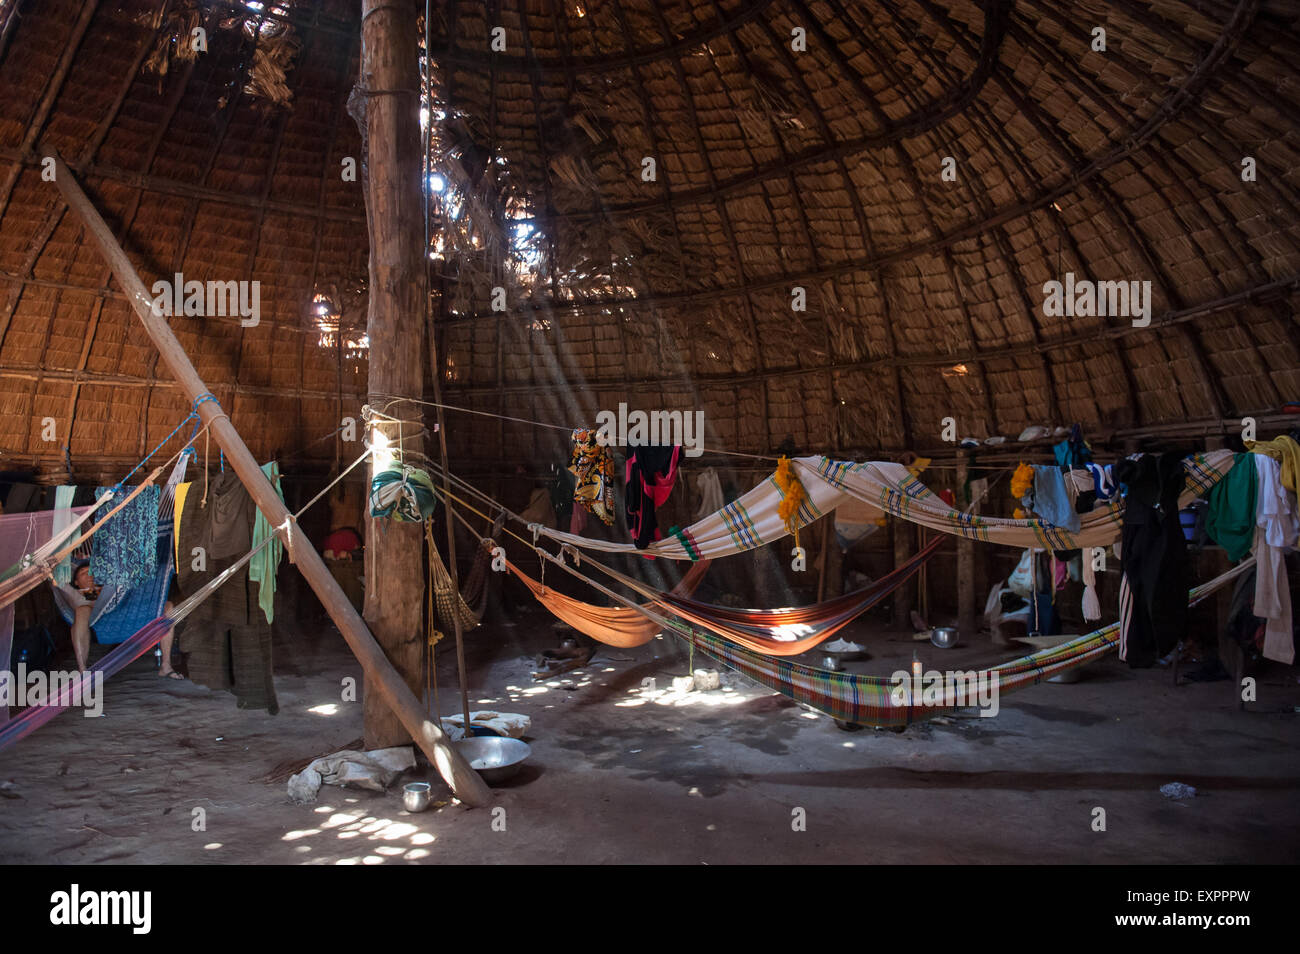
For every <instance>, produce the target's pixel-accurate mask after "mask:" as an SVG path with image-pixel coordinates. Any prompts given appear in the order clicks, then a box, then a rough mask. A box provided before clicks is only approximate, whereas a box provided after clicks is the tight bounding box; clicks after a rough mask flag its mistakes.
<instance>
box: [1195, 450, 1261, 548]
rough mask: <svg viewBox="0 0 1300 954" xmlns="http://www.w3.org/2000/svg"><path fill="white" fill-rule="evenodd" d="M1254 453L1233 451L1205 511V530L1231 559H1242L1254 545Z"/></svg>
mask: <svg viewBox="0 0 1300 954" xmlns="http://www.w3.org/2000/svg"><path fill="white" fill-rule="evenodd" d="M1258 459H1259V458H1258V457H1257V456H1256V455H1255V454H1236V455H1234V457H1233V465H1232V469H1231V470H1230V471H1228V473H1227V474H1226V475H1224V477H1223V479H1222V480H1220V481H1219V482H1218V483H1217V484H1215V485H1214V488H1213V489H1212V490H1211V491H1210V494H1209V498H1208V500H1209V508H1208V509H1207V510H1206V514H1205V532H1206V533H1208V534H1209V535H1210V539H1211V540H1213V541H1214V542H1215V543H1217V544H1218V545H1219V546H1221V547H1223V549H1224V550H1225V551H1226V552H1227V554H1228V559H1229V560H1231V561H1232V562H1233V563H1236V562H1238V561H1239V560H1243V559H1245V557H1246V554H1247V553H1249V552H1250V551H1251V548H1252V547H1254V545H1255V517H1256V510H1255V498H1256V496H1257V494H1258V485H1259V482H1258V478H1257V476H1256V473H1255V462H1256V460H1258Z"/></svg>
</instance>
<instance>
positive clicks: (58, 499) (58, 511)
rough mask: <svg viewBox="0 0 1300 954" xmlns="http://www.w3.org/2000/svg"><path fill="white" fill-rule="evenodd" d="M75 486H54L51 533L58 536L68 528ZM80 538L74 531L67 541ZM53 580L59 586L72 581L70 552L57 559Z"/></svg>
mask: <svg viewBox="0 0 1300 954" xmlns="http://www.w3.org/2000/svg"><path fill="white" fill-rule="evenodd" d="M76 493H77V488H76V487H72V486H64V487H55V488H54V531H53V535H54V536H56V537H57V536H58V535H59V534H60V533H62V532H63V531H64V530H66V529H68V526H69V524H71V523H72V498H73V497H74V496H75V495H76ZM80 539H81V534H80V533H74V534H73V535H72V536H71V537H70V538H69V539H68V542H69V543H73V544H75V543H77V542H78V541H79V540H80ZM54 582H55V583H56V584H57V585H59V586H66V585H67V584H69V583H71V582H72V554H70V553H69V554H68V555H67V556H65V557H64V558H63V559H62V560H60V561H59V565H58V566H56V567H55V568H54Z"/></svg>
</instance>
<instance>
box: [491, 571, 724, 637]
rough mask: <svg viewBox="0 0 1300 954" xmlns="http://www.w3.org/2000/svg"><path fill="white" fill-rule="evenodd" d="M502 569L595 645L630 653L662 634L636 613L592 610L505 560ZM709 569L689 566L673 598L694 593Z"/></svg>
mask: <svg viewBox="0 0 1300 954" xmlns="http://www.w3.org/2000/svg"><path fill="white" fill-rule="evenodd" d="M506 566H507V567H509V568H510V572H512V573H513V574H514V575H515V576H517V577H519V579H520V581H521V582H522V583H523V584H524V586H526V587H528V589H529V590H531V591H532V594H533V596H535V597H537V600H538V602H539V603H541V604H542V605H543V606H545V607H546V608H547V609H548V610H550V611H551V612H552V613H554V614H555V616H557V617H558V618H559V619H561V620H563V621H564V622H566V623H568V624H569V625H570V626H572V627H573V628H574V629H576V630H577V631H578V632H580V633H585V634H586V635H588V636H590V637H591V638H592V639H594V640H596V641H597V642H601V643H604V644H605V645H606V646H614V647H616V648H618V649H631V648H632V647H633V646H643V645H645V644H646V643H648V642H650V640H652V639H654V638H655V636H657V635H658V634H659V633H661V632H663V629H664V627H663V626H661V625H660V624H659V623H658V622H656V621H655V620H653V619H649V618H648V617H646V615H645V614H644V613H643V612H641V611H640V610H638V609H629V608H621V607H607V606H593V605H592V604H591V603H584V602H582V601H581V600H575V599H573V598H572V597H569V596H565V595H564V594H563V593H557V592H555V590H553V589H550V588H549V587H547V586H546V585H545V584H543V583H539V582H537V581H536V580H534V579H533V578H532V577H530V576H529V575H528V574H526V573H524V572H523V571H522V570H520V569H519V567H517V566H515V565H514V564H513V563H511V562H510V561H509V560H507V561H506ZM708 569H709V561H707V560H704V561H701V562H699V563H695V564H692V566H691V568H690V569H689V570H687V571H686V574H685V575H684V576H683V577H682V578H681V580H680V581H679V582H678V584H677V585H676V586H675V587H673V589H672V590H671V592H672V593H673V594H680V595H682V596H689V595H690V594H691V593H694V592H695V590H696V588H697V587H698V586H699V585H700V581H701V580H703V579H704V574H705V573H706V572H707V571H708Z"/></svg>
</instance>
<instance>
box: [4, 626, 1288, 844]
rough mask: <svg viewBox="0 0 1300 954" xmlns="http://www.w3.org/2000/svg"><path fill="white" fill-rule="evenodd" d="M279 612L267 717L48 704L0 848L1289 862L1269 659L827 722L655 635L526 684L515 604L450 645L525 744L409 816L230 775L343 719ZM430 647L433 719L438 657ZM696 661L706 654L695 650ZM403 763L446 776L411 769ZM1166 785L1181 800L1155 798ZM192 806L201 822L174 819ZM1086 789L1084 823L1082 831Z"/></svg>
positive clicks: (355, 795)
mask: <svg viewBox="0 0 1300 954" xmlns="http://www.w3.org/2000/svg"><path fill="white" fill-rule="evenodd" d="M302 629H303V632H298V633H293V634H291V635H290V636H286V635H285V634H284V633H281V634H280V635H279V638H278V642H277V647H276V652H277V658H276V672H277V679H276V684H277V688H278V693H279V701H280V709H281V711H280V714H279V715H277V716H269V715H267V714H266V713H265V712H250V711H240V710H238V709H236V707H235V702H234V698H233V697H232V696H230V695H228V694H226V693H221V692H212V691H209V690H207V689H203V688H200V687H197V686H195V685H193V684H191V683H188V682H176V681H163V680H160V679H159V678H157V676H156V675H155V674H154V672H153V668H152V664H151V660H149V659H146V660H142V661H140V662H137V663H136V664H135V665H133V666H132V667H131V668H129V669H128V670H127V671H126V672H124V673H123V674H122V675H120V676H118V677H117V678H116V679H114V680H113V681H112V682H111V683H109V684H108V686H107V687H106V691H105V696H106V708H105V715H104V717H102V718H100V719H86V718H83V717H82V716H81V715H80V713H77V712H70V713H65V714H64V715H62V716H60V717H59V718H58V719H56V720H54V721H53V722H52V723H51V724H50V725H48V726H47V727H45V728H43V729H41V730H39V731H38V732H37V733H35V734H34V735H33V736H31V737H30V738H28V739H26V740H24V741H22V742H20V743H19V744H18V745H17V746H15V747H14V748H13V749H12V750H10V751H8V752H5V753H3V754H0V795H4V796H6V797H4V798H0V861H4V862H53V863H65V862H70V863H103V862H110V863H178V862H179V863H193V862H212V863H225V864H255V863H265V862H272V863H304V864H387V863H395V862H412V861H425V862H471V863H503V862H582V863H596V864H601V863H606V864H612V863H665V862H673V863H689V864H694V863H703V864H720V863H745V862H768V863H819V862H852V863H880V862H941V863H942V862H954V863H977V862H1051V863H1088V862H1136V863H1162V862H1292V863H1294V862H1296V861H1297V860H1300V826H1297V824H1296V821H1297V810H1296V805H1297V795H1298V794H1300V759H1298V758H1297V751H1300V748H1298V746H1300V715H1298V714H1297V711H1296V707H1297V705H1300V687H1298V686H1297V682H1296V677H1295V670H1285V669H1281V668H1274V669H1271V670H1269V671H1268V672H1266V673H1265V675H1264V676H1263V678H1262V680H1261V685H1260V690H1259V697H1260V701H1259V702H1258V703H1256V704H1254V706H1253V708H1254V709H1255V710H1256V711H1250V712H1242V711H1239V710H1238V709H1237V707H1236V706H1235V704H1234V695H1233V689H1232V687H1231V685H1230V684H1229V683H1224V682H1219V683H1210V684H1200V685H1187V686H1180V687H1175V686H1174V685H1173V682H1172V678H1171V673H1170V672H1169V670H1167V669H1155V670H1147V671H1142V672H1133V671H1130V670H1129V669H1127V668H1126V667H1124V666H1123V665H1122V664H1120V663H1118V662H1117V661H1115V660H1114V659H1113V658H1111V659H1107V660H1105V661H1103V662H1102V663H1100V664H1098V665H1097V666H1095V667H1094V668H1093V669H1092V670H1090V671H1089V672H1088V674H1087V676H1086V678H1085V679H1084V680H1083V681H1081V682H1079V683H1077V684H1074V685H1051V684H1044V685H1040V686H1035V687H1032V688H1030V689H1027V690H1025V691H1023V692H1021V693H1018V694H1015V695H1013V696H1010V697H1008V698H1006V699H1004V700H1002V710H1001V713H1000V714H999V715H998V716H997V718H995V719H985V718H973V717H972V718H952V719H949V720H946V721H945V722H942V723H930V724H926V725H921V726H914V727H912V728H909V729H908V730H906V731H905V732H902V733H893V732H888V731H874V730H865V731H858V732H846V731H843V730H841V729H839V728H837V727H836V726H835V725H834V723H833V722H832V721H831V720H830V719H828V718H826V717H825V716H821V715H818V714H816V713H812V712H808V711H805V710H804V709H802V708H800V707H798V706H796V705H794V704H792V703H790V702H788V701H787V700H785V699H784V698H783V697H781V696H778V695H774V694H772V693H770V692H768V691H766V690H763V689H760V688H758V687H756V686H754V685H752V684H749V683H746V682H744V681H743V680H741V679H740V678H739V677H734V678H730V679H728V680H727V684H726V685H724V687H723V688H721V689H718V690H713V691H708V692H689V693H681V692H673V691H672V689H671V679H672V677H673V676H680V675H684V674H686V672H687V671H688V670H687V659H686V656H685V654H684V653H680V652H678V650H677V645H678V644H677V643H676V641H672V642H669V641H666V640H665V639H663V638H661V639H658V640H655V641H653V642H652V643H651V644H649V645H648V646H645V647H642V648H640V649H637V650H614V651H611V650H608V649H604V648H602V649H601V650H600V651H599V652H598V653H597V655H596V657H595V660H594V662H593V664H592V665H590V666H589V667H588V668H586V669H584V670H581V671H579V672H575V673H571V674H567V675H565V676H562V677H559V678H555V679H551V680H548V681H546V682H542V683H535V682H534V680H533V679H532V677H531V675H530V674H531V671H532V669H533V668H534V656H535V654H536V653H537V652H539V651H541V650H543V649H547V648H554V647H555V646H556V645H557V643H558V633H557V630H556V629H555V628H554V627H553V626H552V625H551V620H550V617H547V616H544V615H543V614H541V613H540V612H538V611H536V610H533V611H530V612H528V613H526V614H524V615H522V616H520V617H519V619H518V620H517V621H516V622H515V623H514V624H513V625H500V624H499V625H496V626H494V627H488V626H485V627H481V628H480V629H479V630H478V631H476V632H475V633H473V634H472V635H471V636H470V637H469V643H468V646H469V659H470V668H471V670H472V685H473V686H474V687H475V688H474V691H473V692H472V694H471V701H472V705H473V706H475V707H478V708H493V709H498V710H502V711H509V712H520V713H525V714H527V715H529V716H531V717H532V720H533V724H532V728H531V730H530V732H529V733H528V741H529V742H530V744H531V745H532V747H533V756H532V758H531V760H530V761H529V763H528V764H527V766H526V768H525V770H524V771H523V772H522V773H521V774H520V775H519V776H518V777H517V778H516V779H514V780H513V781H511V782H510V783H508V784H507V785H506V786H503V787H500V788H498V789H497V790H496V792H497V795H498V799H499V800H498V805H499V806H500V807H502V808H504V809H505V814H504V816H502V815H501V814H500V813H499V812H497V813H495V815H494V814H493V813H492V812H489V811H483V810H478V811H469V810H466V809H464V808H462V807H460V806H459V805H457V804H450V805H447V806H446V807H443V808H440V809H438V810H431V811H429V812H426V813H423V814H417V815H412V814H409V813H407V812H405V811H404V810H403V808H402V803H401V795H400V785H398V786H395V787H394V788H393V789H392V790H390V791H389V792H388V793H386V794H378V793H369V792H358V791H348V790H342V789H337V788H325V789H322V791H321V796H320V800H319V802H318V803H317V804H315V805H309V806H299V805H294V804H292V803H290V802H289V801H288V799H287V797H286V794H285V786H284V784H283V783H276V784H268V783H264V782H257V781H253V780H252V779H254V778H255V777H257V776H260V775H262V774H263V773H266V772H267V771H269V770H270V769H272V768H273V767H274V766H276V765H277V763H280V762H282V761H284V760H291V759H299V758H305V757H308V756H315V755H323V754H326V753H329V752H331V751H333V750H334V749H336V748H338V747H341V746H343V745H345V744H346V743H348V742H349V741H351V740H353V739H355V738H357V737H358V736H360V735H361V706H360V705H359V704H357V703H343V702H340V694H341V693H340V685H341V681H342V680H343V678H344V677H345V676H359V669H358V667H357V665H356V664H355V662H354V661H353V660H352V658H351V656H350V655H349V654H348V652H347V649H346V647H345V645H344V644H343V642H342V639H341V638H340V637H339V636H338V634H337V632H335V631H334V630H333V629H332V628H331V627H329V626H328V625H324V626H319V627H302ZM847 635H849V636H851V637H853V638H857V639H859V640H860V641H863V642H864V643H865V644H866V645H867V646H868V648H869V649H870V651H871V653H872V658H871V659H869V660H867V661H865V662H862V663H854V664H850V668H854V669H857V670H859V671H864V672H874V673H881V674H888V673H890V672H893V671H894V670H896V669H898V668H906V666H907V665H908V663H910V661H911V658H912V652H913V649H914V647H916V646H918V645H919V646H921V658H922V660H923V662H924V663H925V665H926V667H927V668H931V667H934V668H962V669H969V668H974V667H977V666H981V665H984V664H987V663H990V662H994V661H998V660H1001V659H1006V658H1009V657H1010V656H1011V655H1012V654H1011V653H1008V652H997V651H994V650H992V649H991V648H989V646H988V643H987V637H983V638H982V640H981V641H980V642H978V643H977V644H976V645H975V646H973V647H969V648H967V647H959V648H957V649H954V650H949V651H942V650H937V649H933V648H931V647H929V646H928V644H917V643H913V642H912V641H911V640H910V634H907V635H906V636H891V635H890V634H889V633H888V632H886V631H885V630H884V629H883V628H882V627H881V625H880V624H878V623H874V622H866V623H861V624H859V625H857V626H856V627H855V628H853V629H852V630H851V631H850V632H849V633H848V634H847ZM440 660H441V662H442V664H443V665H442V666H441V667H440V670H441V672H442V676H441V684H442V686H443V693H442V704H443V710H444V711H445V712H448V713H450V712H452V711H454V710H456V709H457V708H458V704H457V696H456V693H455V691H454V685H455V683H454V670H453V669H451V668H449V665H448V664H450V663H451V662H452V653H450V652H443V654H442V655H441V656H440ZM696 665H697V666H701V665H708V662H707V661H706V660H704V659H702V658H701V657H700V656H698V655H697V656H696ZM647 679H653V680H655V683H654V688H653V689H651V688H649V684H647V683H646V682H645V680H647ZM449 687H450V688H449ZM409 777H411V778H420V777H425V778H428V779H430V780H431V781H434V782H435V797H438V798H446V797H447V793H446V790H445V788H443V787H442V786H441V783H440V782H439V781H438V779H437V777H436V775H434V774H433V773H432V772H430V771H428V770H427V769H423V768H421V769H417V770H416V771H415V772H414V773H411V775H410V776H409ZM1174 781H1178V782H1184V783H1187V784H1189V785H1192V786H1195V788H1196V789H1197V795H1196V797H1195V798H1192V799H1188V800H1181V801H1176V800H1173V799H1170V798H1167V797H1165V796H1163V795H1161V793H1160V792H1159V788H1160V786H1161V785H1163V784H1165V783H1167V782H1174ZM439 792H440V793H441V794H438V793H439ZM196 808H201V809H203V813H202V814H203V815H205V816H206V830H202V831H195V830H193V827H194V819H195V817H196V813H195V811H194V810H195V809H196ZM1097 808H1102V809H1104V810H1105V828H1106V830H1105V831H1095V830H1094V827H1093V826H1094V817H1095V814H1096V813H1095V809H1097ZM796 809H803V810H804V811H803V815H804V817H806V830H804V831H796V830H794V828H795V827H796V826H795V824H794V821H795V819H796V817H797V815H798V813H796V811H795V810H796ZM502 821H504V826H503V825H502ZM494 822H495V824H494ZM502 827H504V830H500V829H501V828H502Z"/></svg>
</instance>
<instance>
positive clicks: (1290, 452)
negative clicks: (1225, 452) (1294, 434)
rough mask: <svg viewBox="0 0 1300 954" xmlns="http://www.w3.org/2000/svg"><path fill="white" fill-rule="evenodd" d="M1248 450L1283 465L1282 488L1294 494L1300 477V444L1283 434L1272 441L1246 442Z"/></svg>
mask: <svg viewBox="0 0 1300 954" xmlns="http://www.w3.org/2000/svg"><path fill="white" fill-rule="evenodd" d="M1245 444H1246V450H1248V451H1250V452H1251V453H1254V454H1263V455H1264V456H1266V457H1271V458H1273V459H1274V460H1275V461H1277V462H1278V463H1280V464H1281V465H1282V475H1281V479H1282V486H1283V487H1285V488H1286V489H1287V490H1290V491H1292V492H1300V491H1297V490H1296V478H1297V477H1300V444H1297V443H1296V442H1295V441H1293V440H1292V439H1291V438H1290V437H1288V436H1287V435H1285V434H1283V435H1282V436H1281V437H1275V438H1273V439H1272V440H1271V441H1246V442H1245Z"/></svg>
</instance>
